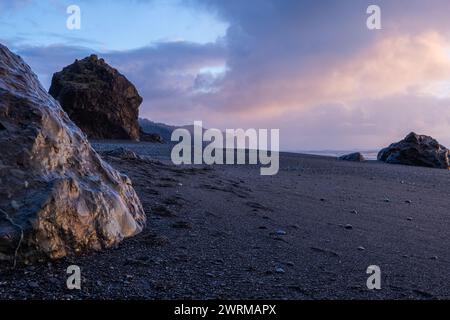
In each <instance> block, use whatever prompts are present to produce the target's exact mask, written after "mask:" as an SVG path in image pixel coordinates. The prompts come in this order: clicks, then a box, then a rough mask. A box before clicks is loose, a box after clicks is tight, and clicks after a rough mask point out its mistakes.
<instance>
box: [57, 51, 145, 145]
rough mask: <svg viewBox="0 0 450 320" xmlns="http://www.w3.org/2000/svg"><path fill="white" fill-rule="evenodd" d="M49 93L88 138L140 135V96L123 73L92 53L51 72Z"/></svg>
mask: <svg viewBox="0 0 450 320" xmlns="http://www.w3.org/2000/svg"><path fill="white" fill-rule="evenodd" d="M49 93H50V94H51V95H52V96H53V97H54V98H55V99H56V100H58V101H59V102H60V104H61V106H62V107H63V109H64V111H66V112H67V114H68V115H69V117H70V119H72V121H73V122H75V124H76V125H77V126H78V127H80V129H81V130H82V131H83V132H84V133H85V134H86V135H87V136H88V137H89V138H91V139H126V140H139V139H140V134H141V131H140V127H139V122H138V116H139V106H140V105H141V103H142V97H141V96H140V95H139V93H138V91H137V89H136V88H135V86H134V85H133V84H132V83H131V82H130V81H128V79H127V78H126V77H125V76H124V75H122V74H120V73H119V72H118V71H117V70H116V69H114V68H112V67H110V66H109V65H108V64H107V63H106V62H105V61H104V60H103V59H99V58H98V57H97V56H96V55H91V56H89V57H87V58H84V59H83V60H75V62H74V63H73V64H71V65H69V66H67V67H65V68H64V69H63V70H62V71H60V72H57V73H55V74H54V75H53V78H52V84H51V87H50V90H49Z"/></svg>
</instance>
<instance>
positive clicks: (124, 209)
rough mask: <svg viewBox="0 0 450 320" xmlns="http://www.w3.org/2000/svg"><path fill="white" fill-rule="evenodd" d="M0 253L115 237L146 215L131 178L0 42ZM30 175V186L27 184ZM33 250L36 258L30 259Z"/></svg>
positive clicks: (47, 251)
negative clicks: (103, 156) (112, 163)
mask: <svg viewBox="0 0 450 320" xmlns="http://www.w3.org/2000/svg"><path fill="white" fill-rule="evenodd" d="M0 75H1V76H0V123H1V124H2V126H3V127H4V128H5V129H4V130H1V131H0V150H2V152H1V153H0V161H1V162H2V163H4V164H5V165H6V166H8V167H10V168H11V169H14V170H21V171H22V172H23V174H24V177H23V179H17V178H16V177H14V176H12V175H10V174H9V173H8V170H0V181H2V183H1V184H0V194H9V195H10V197H9V198H8V197H0V253H1V254H3V255H7V256H15V251H16V249H17V248H18V249H19V251H18V253H19V258H23V260H24V261H28V260H32V261H38V260H42V259H43V258H61V257H64V256H66V255H71V254H76V253H83V252H87V251H91V250H101V249H104V248H108V247H112V246H115V245H117V244H118V243H119V242H120V241H122V240H123V239H124V238H127V237H131V236H134V235H136V234H137V233H139V232H140V231H141V230H142V229H143V227H144V224H145V221H146V216H145V213H144V211H143V208H142V205H141V202H140V200H139V198H138V196H137V195H136V192H135V191H134V189H133V187H132V184H131V181H130V179H129V178H128V177H127V176H125V175H122V174H120V173H119V172H118V171H116V170H114V169H113V168H112V167H111V166H110V165H109V164H107V163H106V162H104V161H103V160H102V159H101V158H100V156H99V155H98V154H97V153H96V152H95V151H94V150H93V149H92V147H91V145H90V144H89V142H88V141H87V139H86V136H85V135H84V134H83V133H82V132H81V130H80V129H79V128H78V127H77V126H76V125H75V124H74V123H73V122H72V121H71V120H70V119H69V117H68V116H67V114H66V113H65V112H64V111H63V110H62V108H61V106H60V105H59V104H58V102H56V101H55V100H54V99H53V98H52V97H51V96H50V95H49V94H48V93H47V92H46V91H45V90H44V89H43V87H42V86H41V84H40V83H39V81H38V79H37V77H36V75H35V74H34V73H33V72H32V71H31V69H30V67H29V66H28V65H27V64H25V63H24V61H23V60H22V59H21V58H20V57H19V56H17V55H15V54H13V53H12V52H10V51H9V50H8V48H6V47H5V46H2V45H0ZM24 181H27V185H28V187H27V188H24ZM34 258H37V259H34Z"/></svg>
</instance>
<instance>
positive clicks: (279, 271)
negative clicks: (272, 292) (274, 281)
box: [275, 267, 285, 274]
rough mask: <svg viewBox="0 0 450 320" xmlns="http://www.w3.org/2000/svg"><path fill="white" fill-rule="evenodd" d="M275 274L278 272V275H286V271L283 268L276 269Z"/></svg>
mask: <svg viewBox="0 0 450 320" xmlns="http://www.w3.org/2000/svg"><path fill="white" fill-rule="evenodd" d="M275 272H276V273H280V274H282V273H285V271H284V269H283V268H281V267H278V268H276V269H275Z"/></svg>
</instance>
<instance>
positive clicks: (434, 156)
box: [378, 132, 450, 169]
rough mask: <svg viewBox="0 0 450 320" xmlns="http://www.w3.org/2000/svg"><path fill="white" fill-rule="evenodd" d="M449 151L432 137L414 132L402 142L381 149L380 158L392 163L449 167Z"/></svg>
mask: <svg viewBox="0 0 450 320" xmlns="http://www.w3.org/2000/svg"><path fill="white" fill-rule="evenodd" d="M449 153H450V151H449V150H448V149H447V148H445V147H444V146H442V145H440V144H439V142H437V141H436V140H435V139H433V138H432V137H429V136H425V135H418V134H416V133H414V132H412V133H410V134H409V135H407V136H406V138H405V139H403V140H401V141H400V142H397V143H393V144H391V145H390V146H389V147H387V148H385V149H383V150H381V151H380V152H379V153H378V160H380V161H383V162H386V163H390V164H403V165H410V166H421V167H430V168H440V169H449V168H450V154H449Z"/></svg>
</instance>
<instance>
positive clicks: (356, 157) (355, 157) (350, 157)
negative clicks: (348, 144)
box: [339, 152, 366, 162]
mask: <svg viewBox="0 0 450 320" xmlns="http://www.w3.org/2000/svg"><path fill="white" fill-rule="evenodd" d="M339 160H342V161H354V162H363V161H366V159H365V158H364V156H363V155H362V154H361V153H360V152H355V153H350V154H346V155H343V156H341V157H339Z"/></svg>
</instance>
